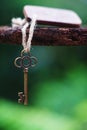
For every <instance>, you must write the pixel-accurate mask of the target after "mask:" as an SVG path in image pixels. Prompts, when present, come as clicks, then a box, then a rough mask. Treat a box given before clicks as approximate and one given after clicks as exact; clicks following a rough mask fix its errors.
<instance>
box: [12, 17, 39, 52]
mask: <svg viewBox="0 0 87 130" xmlns="http://www.w3.org/2000/svg"><path fill="white" fill-rule="evenodd" d="M29 25H30V29H29V36H28V40H27V41H26V39H27V38H26V31H27V28H28V27H29ZM35 25H36V15H34V16H33V17H32V20H31V23H29V22H27V21H26V20H25V19H21V18H17V19H15V18H13V19H12V27H13V28H14V27H19V26H23V27H22V29H21V31H22V46H23V49H24V51H25V52H30V49H31V41H32V38H33V34H34V29H35Z"/></svg>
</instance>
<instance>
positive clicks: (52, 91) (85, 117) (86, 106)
mask: <svg viewBox="0 0 87 130" xmlns="http://www.w3.org/2000/svg"><path fill="white" fill-rule="evenodd" d="M26 4H29V5H41V6H48V7H54V8H55V7H56V8H65V9H72V10H74V11H75V12H76V13H78V15H79V16H80V17H81V19H82V21H83V24H82V26H86V25H87V0H50V1H48V0H44V1H43V0H32V1H31V0H15V1H12V0H2V1H1V3H0V26H2V25H11V19H12V18H13V17H22V18H23V17H24V16H23V13H22V12H23V6H24V5H26ZM21 49H22V46H18V45H10V44H9V45H6V44H0V130H15V129H16V130H29V129H30V130H87V47H86V46H79V47H63V46H60V47H44V46H41V47H40V46H36V47H34V46H33V47H32V49H31V53H32V54H33V55H34V56H36V57H37V58H38V65H37V66H36V67H35V68H33V69H30V70H29V106H28V107H23V106H20V105H18V104H17V99H18V96H17V95H18V94H17V93H18V91H22V90H23V72H22V70H20V69H17V68H16V67H15V66H14V63H13V62H14V59H15V58H16V57H17V56H19V55H20V51H21Z"/></svg>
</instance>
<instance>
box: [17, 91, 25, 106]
mask: <svg viewBox="0 0 87 130" xmlns="http://www.w3.org/2000/svg"><path fill="white" fill-rule="evenodd" d="M18 97H19V99H18V103H20V104H23V103H24V99H25V96H24V94H23V92H19V93H18Z"/></svg>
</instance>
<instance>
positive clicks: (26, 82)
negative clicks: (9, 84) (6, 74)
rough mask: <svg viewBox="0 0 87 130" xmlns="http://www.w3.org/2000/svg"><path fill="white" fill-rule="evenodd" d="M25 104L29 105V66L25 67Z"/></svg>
mask: <svg viewBox="0 0 87 130" xmlns="http://www.w3.org/2000/svg"><path fill="white" fill-rule="evenodd" d="M24 96H25V98H24V105H28V68H25V69H24Z"/></svg>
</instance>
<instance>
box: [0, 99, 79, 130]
mask: <svg viewBox="0 0 87 130" xmlns="http://www.w3.org/2000/svg"><path fill="white" fill-rule="evenodd" d="M77 128H78V125H77V124H76V121H73V120H71V119H69V118H67V117H64V116H59V115H57V114H54V113H51V112H49V111H46V110H38V109H35V108H34V109H33V108H28V107H27V108H24V107H23V106H22V107H20V106H17V105H16V104H14V105H13V104H12V103H9V102H6V101H0V130H15V129H16V130H25V129H26V130H29V129H30V130H53V129H55V130H58V129H59V130H77Z"/></svg>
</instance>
